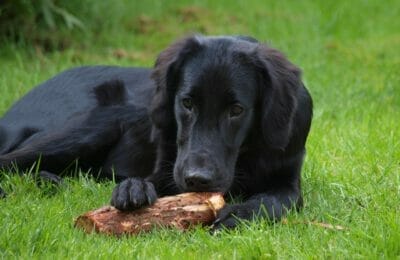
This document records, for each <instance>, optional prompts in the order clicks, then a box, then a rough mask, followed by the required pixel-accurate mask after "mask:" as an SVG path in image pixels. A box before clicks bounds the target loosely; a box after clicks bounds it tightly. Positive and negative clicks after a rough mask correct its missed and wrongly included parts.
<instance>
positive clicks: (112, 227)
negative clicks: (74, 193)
mask: <svg viewBox="0 0 400 260" xmlns="http://www.w3.org/2000/svg"><path fill="white" fill-rule="evenodd" d="M224 204H225V201H224V198H223V196H222V194H221V193H210V192H201V193H195V192H191V193H183V194H179V195H176V196H168V197H163V198H160V199H158V200H157V201H156V202H155V203H154V204H153V205H151V206H148V207H144V208H140V209H137V210H134V211H130V212H125V211H120V210H118V209H116V208H114V207H111V206H105V207H102V208H99V209H97V210H93V211H89V212H87V213H85V214H83V215H81V216H79V217H78V218H77V219H76V220H75V227H77V228H81V229H83V230H84V231H85V232H87V233H92V232H98V233H104V234H109V235H123V234H126V235H132V234H139V233H142V232H148V231H150V230H152V229H153V228H155V227H168V228H177V229H179V230H186V229H189V228H192V227H194V226H196V225H210V224H211V223H212V222H213V221H214V220H215V218H216V215H217V211H218V210H220V209H221V208H222V207H223V206H224Z"/></svg>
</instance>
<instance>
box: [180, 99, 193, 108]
mask: <svg viewBox="0 0 400 260" xmlns="http://www.w3.org/2000/svg"><path fill="white" fill-rule="evenodd" d="M182 105H183V106H184V107H185V108H186V109H188V110H192V108H193V103H192V99H191V98H184V99H182Z"/></svg>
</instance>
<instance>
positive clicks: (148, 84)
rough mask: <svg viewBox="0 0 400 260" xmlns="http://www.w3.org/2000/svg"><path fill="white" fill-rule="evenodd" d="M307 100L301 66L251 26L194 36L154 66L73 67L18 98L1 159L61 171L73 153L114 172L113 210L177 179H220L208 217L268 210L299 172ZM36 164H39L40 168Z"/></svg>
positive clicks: (291, 193)
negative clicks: (223, 200)
mask: <svg viewBox="0 0 400 260" xmlns="http://www.w3.org/2000/svg"><path fill="white" fill-rule="evenodd" d="M311 118H312V100H311V97H310V95H309V94H308V92H307V90H306V89H305V87H304V86H303V84H302V82H301V79H300V70H299V69H298V68H297V67H296V66H294V65H293V64H292V63H290V62H289V61H288V60H287V59H286V58H285V57H284V56H283V55H282V54H281V53H280V52H279V51H277V50H275V49H272V48H270V47H268V46H266V45H263V44H260V43H258V42H257V41H256V40H255V39H253V38H250V37H242V36H238V37H234V36H232V37H231V36H222V37H203V36H193V37H188V38H185V39H182V40H180V41H177V42H176V43H174V44H172V45H171V46H170V47H168V48H167V49H166V50H165V51H163V52H162V53H161V54H160V55H159V57H158V59H157V61H156V64H155V67H154V69H153V70H152V71H151V70H149V69H138V68H119V67H106V66H95V67H81V68H75V69H72V70H69V71H66V72H63V73H61V74H60V75H58V76H56V77H54V78H52V79H50V80H49V81H47V82H45V83H43V84H42V85H40V86H38V87H37V88H35V89H34V90H32V91H31V92H30V93H29V94H27V95H26V96H25V97H24V98H22V99H21V100H20V101H18V102H17V103H16V104H15V105H14V106H13V107H12V108H11V109H10V110H9V111H8V112H7V113H6V114H5V115H4V117H3V118H2V119H1V120H0V133H1V136H0V167H1V168H5V169H12V167H13V165H14V164H15V165H17V166H18V167H19V168H20V169H22V170H23V169H27V168H29V167H30V166H31V165H32V164H33V163H34V162H35V161H36V160H38V159H39V158H40V168H41V170H44V171H48V172H52V173H56V174H59V173H62V172H64V173H65V172H67V171H64V170H65V169H66V168H67V167H68V166H69V165H71V164H73V162H74V161H75V160H77V162H78V165H79V166H80V167H81V168H83V169H84V170H88V169H90V170H91V171H92V172H93V173H94V174H95V175H96V176H98V177H102V178H111V177H112V174H113V173H115V174H116V179H117V180H122V182H120V183H119V184H118V185H117V186H116V188H115V189H114V192H113V195H112V199H111V203H112V204H113V205H114V206H116V207H117V208H119V209H121V210H131V209H134V208H138V207H141V206H143V205H147V204H151V203H153V202H154V201H155V199H156V198H157V196H164V195H168V194H176V193H180V192H184V191H222V192H224V193H225V194H228V193H230V194H232V195H242V196H243V197H244V198H245V201H244V202H243V203H240V204H234V205H227V206H226V207H225V208H224V209H223V210H221V211H220V213H219V216H218V219H217V221H216V222H215V225H214V227H215V228H220V227H221V226H226V227H234V226H235V225H236V224H237V218H236V217H238V218H242V219H251V218H253V217H254V216H256V215H260V216H266V217H269V218H270V219H274V220H278V219H280V218H281V216H282V215H283V214H285V212H286V211H287V209H290V208H292V207H293V206H295V207H300V206H301V205H302V197H301V190H300V172H301V167H302V162H303V158H304V154H305V142H306V139H307V135H308V132H309V129H310V124H311ZM45 176H49V174H46V175H45Z"/></svg>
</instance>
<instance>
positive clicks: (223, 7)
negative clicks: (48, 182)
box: [0, 0, 400, 259]
mask: <svg viewBox="0 0 400 260" xmlns="http://www.w3.org/2000/svg"><path fill="white" fill-rule="evenodd" d="M72 3H74V1H72ZM90 3H92V4H90ZM97 3H99V4H97ZM110 3H111V1H110V2H107V1H101V3H100V2H98V1H96V4H94V1H92V2H90V1H88V3H85V7H82V8H81V9H79V11H77V12H76V13H75V14H76V15H77V16H78V17H80V19H82V20H83V22H84V24H85V25H86V28H87V29H86V32H85V33H82V32H79V31H77V32H74V33H73V36H72V38H71V39H70V41H71V43H70V48H68V49H65V50H62V51H55V52H52V53H45V52H43V51H41V49H40V48H35V47H32V46H30V45H28V44H24V43H18V44H12V43H5V44H4V45H3V46H2V47H1V49H0V71H1V77H0V96H1V98H0V115H1V114H2V113H4V112H5V111H6V110H7V108H8V107H9V106H10V105H11V104H12V103H13V102H14V101H15V100H17V99H18V98H19V97H21V96H22V95H23V94H24V93H26V92H27V91H28V90H29V89H31V88H32V87H33V86H34V85H35V84H38V83H40V82H41V81H43V80H45V79H47V78H49V77H50V76H52V75H54V74H56V73H57V72H59V71H61V70H63V69H66V68H69V67H72V66H77V65H82V64H115V65H127V66H128V65H129V66H139V65H140V66H142V65H146V66H151V65H152V64H153V62H154V59H155V57H156V55H157V53H158V52H160V51H161V50H162V49H163V48H165V47H166V46H167V45H168V44H169V43H170V42H171V41H172V40H174V39H176V38H178V37H181V36H183V35H185V34H187V33H190V32H202V33H205V34H249V35H253V36H255V37H256V38H258V39H260V40H262V41H266V42H268V43H270V44H272V45H273V46H275V47H277V48H279V49H281V50H282V51H284V52H285V53H286V54H287V55H288V57H289V58H290V59H291V60H292V61H293V62H294V63H295V64H297V65H298V66H300V67H301V68H302V69H303V72H304V74H303V75H304V82H305V83H306V85H307V87H308V88H309V90H310V92H311V93H312V96H313V98H314V104H315V112H314V120H313V125H312V130H311V133H310V137H309V140H308V143H307V150H308V154H307V157H306V161H305V165H304V168H303V175H302V176H303V194H304V199H305V207H304V209H303V210H302V211H301V212H299V213H291V214H290V215H289V216H288V223H289V224H281V223H278V224H275V225H269V224H267V223H266V222H264V221H262V220H260V221H257V222H254V223H244V224H243V225H242V226H240V228H239V229H238V230H235V231H233V232H230V233H227V232H223V233H221V234H219V235H216V236H212V235H209V233H208V232H207V231H206V230H204V229H200V228H199V229H197V230H195V231H191V232H186V233H180V232H177V231H172V230H159V231H155V232H153V233H151V234H146V235H141V236H139V237H130V238H120V239H118V238H113V237H106V236H102V235H85V234H83V233H82V232H80V231H79V230H76V229H74V228H73V219H74V218H75V217H76V216H77V215H79V214H81V213H83V212H85V211H87V210H90V209H94V208H96V207H99V206H102V205H104V204H107V203H108V201H109V198H110V194H111V191H112V188H113V184H112V183H111V182H108V183H96V182H94V181H92V180H91V179H90V178H84V177H80V178H77V179H68V180H67V182H66V185H64V186H63V187H60V188H58V189H57V190H56V191H55V190H54V189H53V188H51V187H45V188H44V189H43V188H42V189H40V188H38V187H37V186H36V185H35V184H34V181H33V180H32V178H29V177H27V178H23V177H20V176H16V175H12V176H11V175H10V173H8V174H3V177H2V181H1V183H0V185H1V187H2V188H3V189H5V190H6V191H7V192H8V193H9V196H8V197H7V199H4V200H0V257H4V258H28V257H34V258H40V259H41V258H55V257H57V258H89V259H91V258H97V257H100V258H118V259H119V258H122V257H124V256H126V257H129V258H144V259H147V258H161V259H164V258H167V259H171V258H176V259H192V258H194V259H207V258H211V259H216V258H223V259H231V258H256V259H258V258H262V259H265V258H339V259H341V258H351V259H352V258H368V259H373V258H390V259H393V258H397V259H398V258H400V242H399V241H400V203H399V199H400V131H399V122H400V121H399V118H400V73H399V72H400V34H399V28H400V19H398V17H399V14H400V3H399V2H398V1H395V0H393V1H384V2H382V1H372V0H371V1H366V0H365V1H362V0H358V1H323V0H321V1H272V0H271V1H248V0H246V1H211V0H210V1H192V2H189V1H183V0H180V1H155V0H154V1H125V2H124V1H119V2H118V3H116V4H114V3H115V1H113V2H112V3H113V4H110ZM74 4H75V5H77V4H78V3H77V2H75V3H74ZM72 5H73V4H71V6H72ZM124 5H126V6H124ZM110 6H112V7H110ZM97 25H98V26H99V27H96V26H97ZM99 28H100V29H99ZM311 221H317V222H323V223H330V224H334V225H341V226H344V227H346V230H344V231H338V230H331V229H326V228H322V227H319V226H316V225H312V224H310V222H311Z"/></svg>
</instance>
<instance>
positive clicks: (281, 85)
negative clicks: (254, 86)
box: [255, 44, 302, 150]
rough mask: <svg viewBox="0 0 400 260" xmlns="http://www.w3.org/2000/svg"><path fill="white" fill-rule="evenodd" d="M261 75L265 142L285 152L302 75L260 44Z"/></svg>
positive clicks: (283, 58) (289, 63) (258, 51)
mask: <svg viewBox="0 0 400 260" xmlns="http://www.w3.org/2000/svg"><path fill="white" fill-rule="evenodd" d="M255 52H256V59H257V64H258V65H257V67H258V69H259V71H260V72H261V91H260V95H261V110H262V111H261V113H262V114H261V127H262V133H263V136H264V140H265V141H266V142H267V143H268V144H269V145H270V146H271V147H272V148H274V149H279V150H285V148H286V146H287V145H288V143H289V140H290V137H291V133H292V129H293V127H294V126H293V121H294V120H293V119H294V115H295V112H296V109H297V90H298V89H299V87H300V86H301V85H302V82H301V79H300V77H301V72H300V70H299V69H298V68H297V67H296V66H295V65H293V64H292V63H291V62H290V61H288V60H287V58H286V57H285V56H284V55H283V54H282V53H281V52H279V51H277V50H275V49H272V48H270V47H268V46H266V45H262V44H259V45H258V46H257V48H256V50H255Z"/></svg>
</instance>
